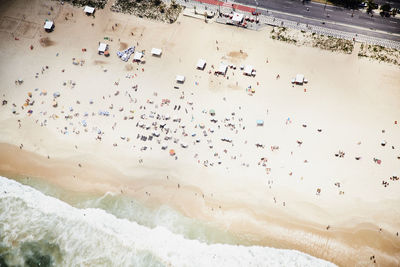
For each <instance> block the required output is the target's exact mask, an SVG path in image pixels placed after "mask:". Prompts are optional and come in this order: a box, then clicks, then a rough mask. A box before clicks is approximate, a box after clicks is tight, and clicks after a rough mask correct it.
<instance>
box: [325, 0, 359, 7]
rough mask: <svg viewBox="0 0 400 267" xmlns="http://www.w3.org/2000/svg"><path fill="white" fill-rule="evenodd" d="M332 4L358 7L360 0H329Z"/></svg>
mask: <svg viewBox="0 0 400 267" xmlns="http://www.w3.org/2000/svg"><path fill="white" fill-rule="evenodd" d="M329 2H331V3H332V4H334V5H337V6H344V7H348V8H358V7H359V5H360V4H361V2H362V1H361V0H329Z"/></svg>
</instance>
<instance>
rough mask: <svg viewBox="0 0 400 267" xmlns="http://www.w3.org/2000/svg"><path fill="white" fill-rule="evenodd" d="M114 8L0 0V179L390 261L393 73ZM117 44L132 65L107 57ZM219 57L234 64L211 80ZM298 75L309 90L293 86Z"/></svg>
mask: <svg viewBox="0 0 400 267" xmlns="http://www.w3.org/2000/svg"><path fill="white" fill-rule="evenodd" d="M112 2H113V1H109V3H108V4H107V6H106V8H105V9H103V10H97V11H96V13H95V17H93V16H86V15H85V14H84V12H83V10H82V8H76V7H72V6H71V5H69V4H64V5H61V4H60V3H59V2H56V1H54V2H53V1H44V0H34V1H22V0H18V1H2V3H0V10H1V11H0V16H1V17H0V19H1V24H0V37H1V41H0V56H1V58H2V61H1V63H0V143H1V144H0V175H3V176H7V177H13V176H27V177H36V178H40V179H43V180H44V181H47V182H48V183H51V184H53V185H56V186H59V187H62V188H65V189H67V190H71V191H76V192H97V193H105V192H115V193H119V194H126V195H129V196H131V197H133V198H135V199H137V200H140V201H141V202H143V203H145V204H146V205H148V206H150V207H157V206H160V205H168V206H171V207H172V208H174V209H176V210H178V211H180V212H181V213H183V214H184V215H185V216H187V217H190V218H194V219H198V220H201V221H205V222H207V221H209V222H213V223H215V224H216V225H218V226H219V227H220V229H222V230H224V231H228V232H231V233H233V234H235V235H238V236H241V237H245V238H246V239H248V240H249V242H250V243H251V244H256V245H262V246H270V247H275V248H286V249H296V250H299V251H302V252H305V253H308V254H310V255H313V256H315V257H318V258H322V259H325V260H328V261H331V262H333V263H335V264H337V265H339V266H398V265H399V264H400V237H399V232H400V205H399V204H400V181H399V180H398V178H399V177H400V105H399V99H400V68H399V67H398V66H395V65H390V64H386V63H379V62H377V61H370V60H367V59H362V58H358V57H357V51H358V50H359V48H360V44H359V43H356V44H355V51H353V53H352V54H350V55H348V54H341V53H333V52H330V51H323V50H320V49H317V48H312V47H298V46H294V45H291V44H286V43H282V42H279V41H275V40H272V39H271V38H270V37H269V32H270V31H271V28H269V27H265V28H263V29H261V30H259V31H250V30H246V29H242V28H238V27H232V26H226V25H221V24H217V23H204V21H203V20H197V19H193V18H189V17H185V16H180V17H179V19H178V21H177V22H175V23H173V24H166V23H161V22H157V21H152V20H147V19H141V18H138V17H135V16H130V15H126V14H120V13H115V12H111V11H110V6H111V4H112ZM50 7H51V9H50ZM48 12H50V15H49V13H48ZM45 19H52V20H54V24H55V29H54V31H53V32H51V33H47V32H45V31H44V29H43V23H44V21H45ZM105 37H107V38H105ZM99 42H105V43H107V44H108V46H109V52H110V56H109V57H105V56H104V55H99V54H98V50H97V49H98V46H99ZM129 46H135V50H136V51H144V57H143V62H141V63H134V62H132V57H131V59H130V60H129V61H128V62H123V61H122V60H121V59H119V58H118V57H117V55H116V53H117V51H120V50H124V49H126V48H128V47H129ZM152 48H160V49H162V55H161V57H155V56H152V55H151V53H150V51H151V49H152ZM199 59H204V60H206V62H207V64H206V67H205V69H204V70H198V69H196V64H197V62H198V60H199ZM74 63H75V64H74ZM221 63H225V64H231V65H235V68H228V70H227V74H226V75H225V76H223V75H215V74H214V72H215V71H216V70H217V69H218V67H219V66H220V64H221ZM241 65H244V66H245V65H251V66H253V67H254V69H255V70H256V74H255V76H254V77H253V76H246V75H243V70H241V69H240V66H241ZM299 73H301V74H304V75H305V77H306V78H307V80H308V83H307V84H303V85H293V84H292V83H291V81H292V79H293V78H294V77H295V76H296V74H299ZM176 75H183V76H185V82H184V83H183V84H179V83H177V82H176V81H175V77H176ZM278 75H279V78H278ZM18 80H20V82H18ZM211 110H213V111H215V115H212V114H210V113H213V112H210V111H211ZM257 120H262V121H263V125H262V126H260V125H257ZM171 149H173V150H174V153H172V152H171ZM171 154H173V155H171ZM372 256H374V257H373V258H371V257H372ZM374 261H375V263H374Z"/></svg>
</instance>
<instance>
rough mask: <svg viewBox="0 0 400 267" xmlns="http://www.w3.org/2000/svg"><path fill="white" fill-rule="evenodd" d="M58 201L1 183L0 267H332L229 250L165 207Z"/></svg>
mask: <svg viewBox="0 0 400 267" xmlns="http://www.w3.org/2000/svg"><path fill="white" fill-rule="evenodd" d="M36 186H39V185H38V184H36ZM42 188H44V187H43V186H42ZM46 190H47V191H51V190H50V189H49V188H47V189H46V188H44V189H43V191H44V192H45V193H47V192H46ZM53 193H54V192H53ZM58 194H59V195H60V196H59V197H60V199H62V197H65V196H64V195H63V194H65V193H63V192H58ZM60 199H58V198H55V197H53V196H48V195H45V194H43V193H42V192H40V191H39V190H37V189H35V188H33V187H31V186H27V185H23V184H21V183H19V182H17V181H14V180H10V179H8V178H4V177H0V266H1V267H3V266H196V267H197V266H229V267H231V266H335V265H334V264H332V263H329V262H327V261H324V260H321V259H317V258H315V257H312V256H310V255H307V254H304V253H301V252H298V251H294V250H282V249H274V248H268V247H260V246H243V245H233V244H229V242H232V243H234V242H237V240H235V238H232V237H230V236H229V235H228V234H224V233H222V234H221V233H217V230H213V229H212V228H210V227H209V226H207V225H202V224H201V223H198V222H195V221H193V220H190V219H187V218H186V219H185V218H183V217H182V216H181V215H179V214H178V213H175V212H174V211H172V210H170V209H168V208H167V207H162V208H160V209H157V210H156V211H151V210H148V209H146V208H144V207H142V206H141V205H140V204H138V203H134V202H131V201H132V200H129V199H125V198H123V197H118V196H115V195H112V194H106V195H104V196H101V197H97V198H95V197H93V198H92V197H90V198H87V197H84V196H77V197H75V198H74V199H72V200H71V198H70V202H71V204H68V203H66V202H64V201H62V200H60ZM127 210H129V212H127ZM214 231H215V232H214ZM207 232H210V233H207ZM219 242H221V243H219Z"/></svg>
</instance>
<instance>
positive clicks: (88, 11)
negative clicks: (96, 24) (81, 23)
mask: <svg viewBox="0 0 400 267" xmlns="http://www.w3.org/2000/svg"><path fill="white" fill-rule="evenodd" d="M83 11H84V12H85V13H86V15H91V14H93V13H94V7H91V6H85V8H84V9H83Z"/></svg>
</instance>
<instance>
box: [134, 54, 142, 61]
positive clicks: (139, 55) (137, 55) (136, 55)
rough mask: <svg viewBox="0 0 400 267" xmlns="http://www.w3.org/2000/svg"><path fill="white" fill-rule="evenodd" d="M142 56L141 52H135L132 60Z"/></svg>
mask: <svg viewBox="0 0 400 267" xmlns="http://www.w3.org/2000/svg"><path fill="white" fill-rule="evenodd" d="M142 57H143V53H141V52H135V55H134V56H133V61H141V60H142Z"/></svg>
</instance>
